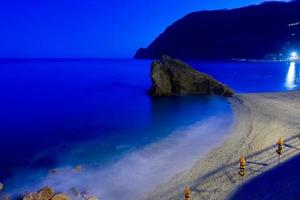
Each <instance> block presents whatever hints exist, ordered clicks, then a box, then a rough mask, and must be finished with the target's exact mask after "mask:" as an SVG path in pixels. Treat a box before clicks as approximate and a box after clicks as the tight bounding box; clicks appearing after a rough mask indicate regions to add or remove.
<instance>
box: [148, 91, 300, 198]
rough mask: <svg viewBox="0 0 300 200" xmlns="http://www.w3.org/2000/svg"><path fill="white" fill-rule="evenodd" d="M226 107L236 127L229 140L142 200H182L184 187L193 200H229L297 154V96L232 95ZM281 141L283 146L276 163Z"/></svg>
mask: <svg viewBox="0 0 300 200" xmlns="http://www.w3.org/2000/svg"><path fill="white" fill-rule="evenodd" d="M229 101H230V102H231V105H232V108H233V109H234V113H235V114H234V115H235V116H234V118H235V121H234V124H233V126H232V128H231V130H230V132H231V133H230V136H229V137H228V139H226V140H225V142H224V143H223V144H222V145H220V146H219V147H217V148H215V149H214V150H212V151H211V152H209V153H208V154H207V155H206V156H204V157H202V158H201V159H200V160H199V161H198V162H197V163H196V164H195V165H194V166H193V167H192V168H191V169H190V170H187V171H185V172H183V173H181V174H178V175H177V176H176V177H174V178H172V179H171V180H170V181H168V182H167V183H166V184H163V185H160V186H159V187H157V188H156V189H155V190H154V191H152V192H151V193H148V194H145V196H144V199H147V200H148V199H149V200H150V199H162V200H164V199H166V200H167V199H183V198H184V192H183V190H184V187H185V186H189V187H190V189H191V199H193V200H198V199H199V200H200V199H205V200H207V199H213V200H217V199H230V198H231V197H232V195H233V194H234V193H235V192H236V191H237V190H238V189H239V188H241V186H242V185H243V184H244V183H247V182H249V181H251V179H253V178H254V177H257V176H258V175H261V174H263V173H264V172H267V171H269V170H270V169H272V168H274V167H275V166H278V165H284V162H285V161H287V160H288V159H290V158H291V157H293V156H296V155H297V154H298V152H299V151H298V148H300V137H299V136H300V135H299V132H300V92H283V93H253V94H237V95H236V96H235V97H233V98H229ZM280 137H282V138H283V139H284V143H285V145H284V150H283V154H282V155H281V157H280V159H279V156H278V154H277V153H276V149H277V141H278V140H279V138H280ZM240 156H245V158H246V161H247V166H246V175H245V176H244V177H241V176H240V175H239V174H238V172H239V158H240ZM287 173H288V172H287Z"/></svg>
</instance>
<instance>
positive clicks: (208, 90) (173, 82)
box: [149, 56, 234, 97]
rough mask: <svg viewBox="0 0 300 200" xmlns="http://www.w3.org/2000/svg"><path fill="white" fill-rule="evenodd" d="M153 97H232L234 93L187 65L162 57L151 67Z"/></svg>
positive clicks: (151, 93)
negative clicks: (200, 95) (190, 95)
mask: <svg viewBox="0 0 300 200" xmlns="http://www.w3.org/2000/svg"><path fill="white" fill-rule="evenodd" d="M151 80H152V88H151V89H150V91H149V93H150V95H151V96H177V95H189V94H215V95H221V96H225V97H231V96H232V95H233V94H234V92H233V91H232V90H231V89H230V88H228V87H227V86H225V85H223V84H222V83H220V82H218V81H217V80H215V79H213V78H212V77H210V76H209V75H207V74H204V73H201V72H198V71H196V70H195V69H193V68H192V67H190V66H188V65H187V64H185V63H183V62H181V61H179V60H175V59H172V58H171V57H169V56H162V59H161V61H154V62H153V63H152V66H151Z"/></svg>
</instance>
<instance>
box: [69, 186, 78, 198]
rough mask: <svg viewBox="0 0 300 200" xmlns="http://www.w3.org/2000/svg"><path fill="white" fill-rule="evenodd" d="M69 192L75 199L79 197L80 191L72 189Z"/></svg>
mask: <svg viewBox="0 0 300 200" xmlns="http://www.w3.org/2000/svg"><path fill="white" fill-rule="evenodd" d="M70 191H71V193H72V194H73V195H74V196H75V197H80V191H79V190H78V189H77V188H75V187H72V188H71V189H70Z"/></svg>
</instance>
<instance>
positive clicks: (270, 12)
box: [135, 0, 300, 59]
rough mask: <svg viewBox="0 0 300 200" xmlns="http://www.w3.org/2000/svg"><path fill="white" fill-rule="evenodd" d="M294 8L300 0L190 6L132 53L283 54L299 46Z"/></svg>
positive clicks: (187, 55) (181, 55)
mask: <svg viewBox="0 0 300 200" xmlns="http://www.w3.org/2000/svg"><path fill="white" fill-rule="evenodd" d="M299 10H300V0H294V1H291V2H278V1H272V2H264V3H262V4H259V5H250V6H246V7H242V8H235V9H222V10H214V11H198V12H193V13H190V14H187V15H186V16H184V17H183V18H181V19H179V20H177V21H176V22H174V23H173V24H172V25H170V26H168V27H167V28H166V30H165V31H164V32H163V33H161V34H160V35H159V36H158V37H157V38H155V40H154V41H153V42H152V43H151V44H150V45H149V46H148V47H147V48H140V49H139V50H138V51H137V52H136V54H135V58H160V57H161V55H164V54H167V55H170V56H172V57H176V58H185V59H186V58H189V59H233V58H237V59H264V58H275V57H276V58H280V57H285V56H287V54H288V52H290V51H291V50H293V49H295V48H297V47H298V46H299V47H300V12H299ZM298 22H299V24H297V23H298ZM293 24H294V26H292V25H293Z"/></svg>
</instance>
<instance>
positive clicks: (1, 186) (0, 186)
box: [0, 182, 4, 192]
mask: <svg viewBox="0 0 300 200" xmlns="http://www.w3.org/2000/svg"><path fill="white" fill-rule="evenodd" d="M3 189H4V184H3V183H1V182H0V192H1V191H2V190H3Z"/></svg>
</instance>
